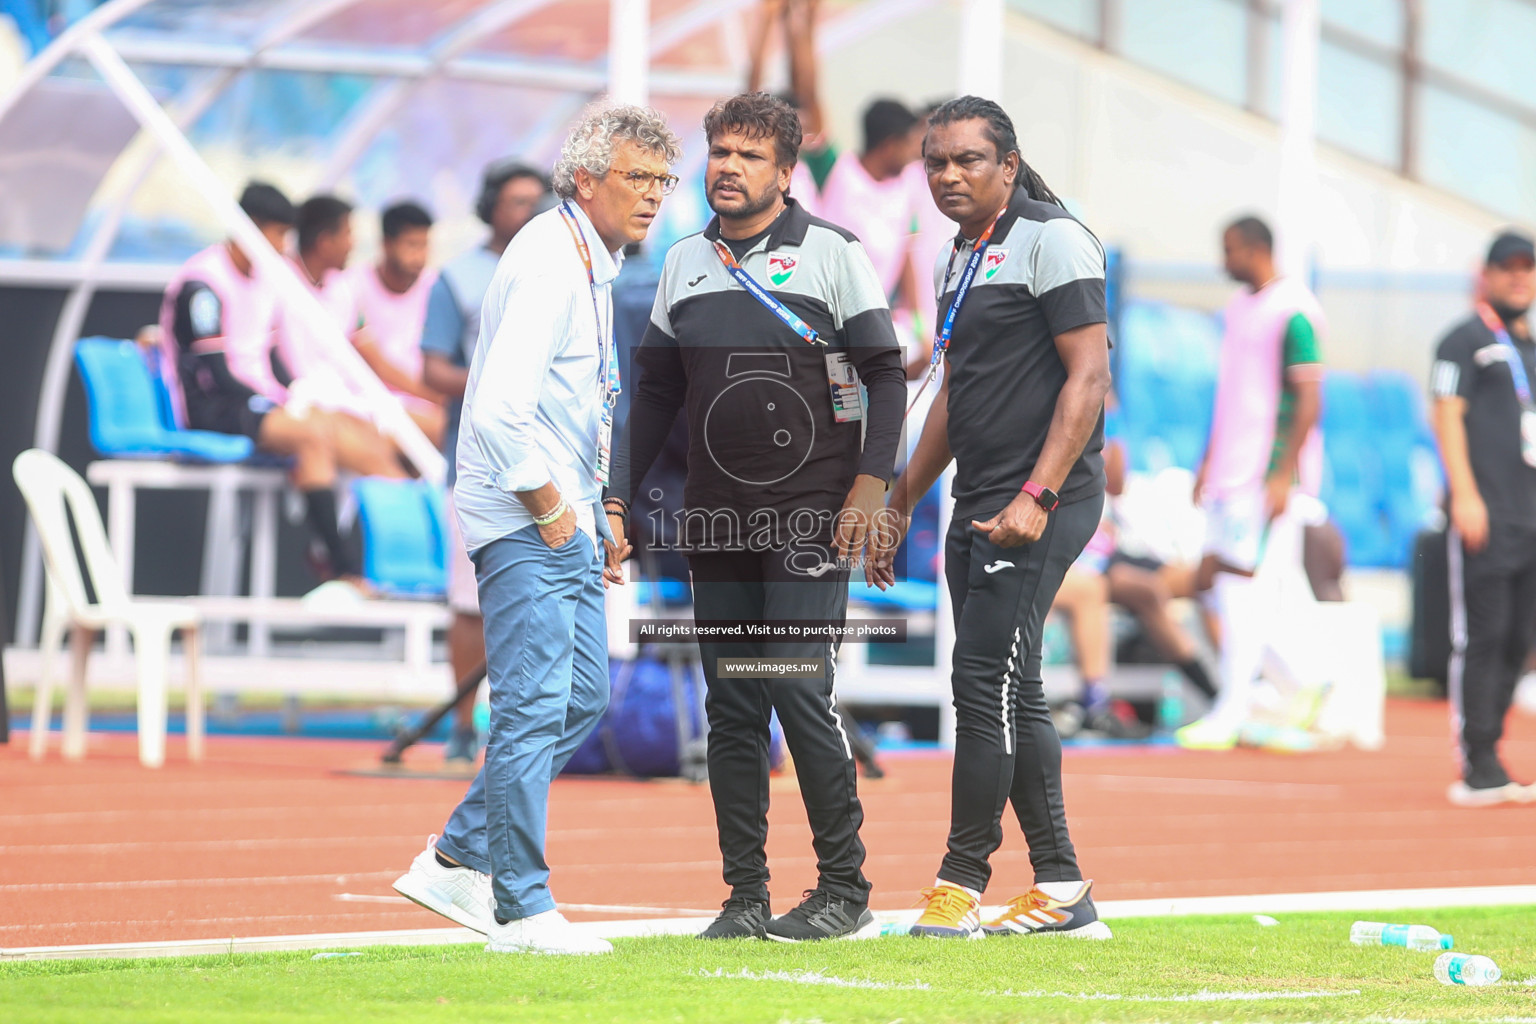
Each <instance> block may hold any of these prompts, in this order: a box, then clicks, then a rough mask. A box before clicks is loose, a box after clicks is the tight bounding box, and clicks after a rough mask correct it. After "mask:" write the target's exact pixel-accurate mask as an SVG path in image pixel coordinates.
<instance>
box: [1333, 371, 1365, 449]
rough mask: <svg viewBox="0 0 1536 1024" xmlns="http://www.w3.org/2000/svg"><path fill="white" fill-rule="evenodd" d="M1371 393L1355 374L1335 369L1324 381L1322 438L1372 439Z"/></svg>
mask: <svg viewBox="0 0 1536 1024" xmlns="http://www.w3.org/2000/svg"><path fill="white" fill-rule="evenodd" d="M1373 419H1374V417H1373V415H1372V411H1371V392H1370V389H1369V388H1367V387H1366V384H1365V381H1364V380H1363V379H1362V378H1360V377H1358V376H1356V375H1355V374H1352V373H1343V372H1341V371H1338V370H1334V371H1331V372H1329V373H1328V375H1327V376H1325V377H1324V378H1323V419H1322V422H1323V436H1324V437H1331V436H1333V435H1336V434H1337V435H1340V436H1343V437H1349V438H1359V439H1364V438H1366V437H1369V436H1373V435H1374V433H1375V428H1374V426H1373Z"/></svg>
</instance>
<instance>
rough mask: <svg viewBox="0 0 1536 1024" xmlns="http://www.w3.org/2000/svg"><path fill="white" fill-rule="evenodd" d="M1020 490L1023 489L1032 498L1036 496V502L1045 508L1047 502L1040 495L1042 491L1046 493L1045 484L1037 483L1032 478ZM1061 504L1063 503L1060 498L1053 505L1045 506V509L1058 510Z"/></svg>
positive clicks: (1048, 510)
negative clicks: (1057, 507)
mask: <svg viewBox="0 0 1536 1024" xmlns="http://www.w3.org/2000/svg"><path fill="white" fill-rule="evenodd" d="M1020 490H1022V491H1023V492H1024V493H1025V494H1027V495H1029V496H1030V497H1031V498H1034V499H1035V502H1036V504H1038V505H1039V506H1040V507H1041V508H1045V503H1044V502H1042V501H1041V500H1040V495H1041V494H1042V493H1044V491H1045V487H1044V485H1042V484H1037V483H1035V482H1034V481H1033V480H1031V481H1029V482H1028V483H1027V484H1025V485H1024V486H1023V487H1022V488H1020ZM1060 504H1061V500H1060V499H1059V498H1058V499H1057V500H1056V502H1055V503H1054V504H1053V505H1051V507H1050V508H1045V510H1046V511H1047V512H1054V511H1056V506H1057V505H1060Z"/></svg>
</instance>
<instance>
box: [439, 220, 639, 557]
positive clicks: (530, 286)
mask: <svg viewBox="0 0 1536 1024" xmlns="http://www.w3.org/2000/svg"><path fill="white" fill-rule="evenodd" d="M566 206H567V207H568V208H569V209H570V210H571V211H572V212H574V214H575V219H576V224H577V225H578V227H579V228H580V230H581V232H582V234H583V236H584V237H585V239H586V242H587V250H588V252H589V253H591V259H592V277H593V279H594V281H595V282H596V289H595V295H596V303H595V305H594V302H593V297H594V289H593V287H592V286H591V285H590V284H589V282H588V280H587V270H586V266H585V265H584V264H583V263H582V260H581V255H580V252H579V251H578V250H577V248H576V243H575V241H574V240H573V239H572V237H571V233H570V230H569V229H568V227H567V224H566V221H565V220H564V218H562V217H561V215H560V210H559V208H556V209H553V210H549V211H547V212H545V213H542V214H540V215H539V216H537V217H535V218H534V219H533V220H531V221H529V222H528V224H527V226H525V227H524V228H523V229H522V230H521V231H519V232H518V233H517V235H516V237H514V238H513V239H512V244H510V245H508V246H507V250H506V252H504V253H502V256H501V261H500V263H498V264H497V267H496V274H495V276H494V277H493V278H492V279H491V287H490V290H489V291H488V292H487V293H486V296H485V305H484V307H483V308H482V310H481V315H480V341H479V344H478V345H477V346H476V347H475V357H474V360H473V362H471V364H470V368H469V382H468V385H467V386H466V388H465V390H464V416H463V421H462V424H461V426H460V431H459V447H458V481H457V483H456V484H455V486H454V504H455V506H456V508H457V510H458V517H459V526H460V528H461V529H462V530H463V532H464V547H465V549H466V550H468V551H471V552H473V551H475V550H476V549H478V548H481V547H484V546H485V545H486V544H489V543H490V542H491V541H493V540H498V539H500V538H502V537H507V536H509V535H511V534H512V533H513V532H515V531H517V530H521V529H524V528H525V527H529V526H532V525H533V514H532V513H531V512H529V511H528V509H527V508H525V507H524V506H523V503H522V502H521V501H519V500H518V498H517V495H515V494H514V493H513V492H514V491H532V490H537V489H538V488H540V487H542V486H544V485H545V484H547V483H551V482H553V483H554V485H555V487H556V488H558V489H559V491H560V494H561V496H562V497H564V498H565V500H566V501H568V502H570V504H571V507H572V508H573V509H574V510H575V512H576V520H577V525H578V526H579V528H580V529H581V530H583V531H584V532H585V533H586V534H587V536H589V537H591V538H592V542H593V544H594V546H595V545H596V543H597V537H598V531H599V529H601V530H602V532H603V533H604V534H605V535H606V533H607V529H606V527H607V523H606V522H604V523H603V524H602V526H601V527H599V526H598V521H599V519H600V516H599V515H598V513H597V511H596V507H597V503H598V498H599V495H600V494H601V491H602V488H601V486H600V485H599V484H598V482H597V445H598V426H599V423H600V421H601V418H602V408H603V395H604V390H605V386H606V384H605V381H604V379H603V351H604V346H605V345H606V346H612V344H613V341H612V338H613V290H612V283H613V279H614V278H616V277H617V276H618V274H619V266H618V265H619V263H620V262H621V261H622V260H623V253H622V251H621V252H619V253H609V252H608V251H607V249H606V248H605V247H604V245H603V241H602V239H601V238H599V237H598V234H597V230H596V229H595V228H593V226H592V222H591V221H590V220H588V219H587V215H586V213H585V212H583V210H582V209H581V207H580V206H579V205H577V203H576V202H575V201H574V200H572V201H570V202H569V203H568V204H566ZM614 357H615V358H616V357H617V353H614Z"/></svg>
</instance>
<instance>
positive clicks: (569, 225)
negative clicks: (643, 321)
mask: <svg viewBox="0 0 1536 1024" xmlns="http://www.w3.org/2000/svg"><path fill="white" fill-rule="evenodd" d="M560 219H561V220H563V221H565V229H566V230H567V231H569V232H570V233H571V241H573V242H575V243H576V252H577V253H578V254H579V255H580V256H581V265H582V266H583V267H585V268H586V270H587V288H588V289H589V290H590V291H591V293H592V316H593V318H594V319H595V320H596V322H597V345H598V350H599V351H600V352H601V353H602V356H603V369H602V374H603V384H604V391H605V396H604V401H605V402H606V403H607V405H608V407H609V408H612V407H613V405H614V403H615V402H616V401H617V400H618V397H619V393H620V392H621V391H622V390H623V387H622V386H621V381H620V380H619V361H618V359H616V358H614V356H615V353H613V352H612V348H613V345H612V344H611V343H610V336H611V334H612V333H613V332H612V330H611V325H610V330H609V331H606V332H605V331H604V330H603V316H602V314H601V313H600V312H598V303H597V276H596V275H595V274H594V273H593V272H592V250H591V249H590V248H589V247H588V246H587V239H586V234H585V232H583V231H582V230H581V224H580V223H579V222H578V221H577V220H576V214H575V213H574V212H572V210H571V204H570V200H566V201H565V202H563V203H561V204H560Z"/></svg>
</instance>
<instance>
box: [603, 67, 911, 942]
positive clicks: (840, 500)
mask: <svg viewBox="0 0 1536 1024" xmlns="http://www.w3.org/2000/svg"><path fill="white" fill-rule="evenodd" d="M704 131H705V135H706V136H707V138H708V140H709V147H710V148H709V162H708V167H707V170H706V172H705V193H706V197H707V199H708V201H709V204H710V206H711V208H712V209H714V211H715V213H716V214H717V217H716V219H715V220H713V221H712V222H711V223H710V224H709V226H708V227H707V228H705V229H704V231H703V232H702V233H701V234H698V235H693V236H690V237H688V238H685V239H683V240H682V241H680V242H678V243H677V245H675V246H673V248H672V250H671V251H670V252H669V253H667V259H666V266H665V268H664V269H663V271H662V277H661V284H660V287H659V290H658V292H657V295H656V306H655V309H654V311H653V312H652V315H651V325H650V327H649V329H648V330H647V332H646V334H645V338H644V340H643V341H642V342H641V345H640V347H639V349H637V350H636V352H635V355H634V366H635V367H636V368H637V370H638V373H639V379H638V383H637V385H636V389H635V396H634V400H633V404H632V405H631V409H630V417H629V423H628V433H629V444H628V446H627V448H628V450H627V451H626V450H625V446H623V445H621V446H620V450H619V452H618V453H617V456H616V458H615V465H614V481H613V484H612V486H611V488H610V491H609V494H610V497H609V498H608V499H607V502H606V504H607V506H608V509H609V513H610V518H611V521H612V522H613V523H614V524H615V526H616V527H617V528H619V529H620V530H622V525H623V517H624V513H626V512H627V511H628V505H627V502H628V500H629V499H630V498H632V497H633V495H634V493H635V492H636V491H637V490H638V488H639V486H640V483H641V481H643V479H644V478H645V473H646V470H648V469H649V468H650V466H651V463H652V461H653V460H654V459H655V457H656V454H657V452H658V451H659V449H660V448H661V445H662V443H663V441H664V440H665V438H666V435H667V433H668V430H669V429H670V428H671V425H672V422H673V420H674V419H675V418H676V415H677V412H678V410H679V409H683V408H686V410H687V413H686V415H687V422H688V424H689V452H688V479H687V484H686V486H685V488H684V495H683V503H684V506H685V509H686V511H685V514H684V519H683V522H682V524H681V526H682V529H681V530H679V531H678V533H679V536H680V539H681V545H682V547H683V549H684V553H685V554H686V555H687V557H688V562H689V568H690V570H691V572H692V576H693V590H694V615H695V619H696V620H697V621H698V622H699V623H700V624H701V626H703V625H708V624H717V625H722V626H728V627H747V626H751V625H760V624H767V625H770V626H772V625H774V624H775V623H779V624H787V623H789V622H792V621H795V622H800V623H802V624H803V623H810V624H816V625H820V626H823V627H841V626H842V624H843V619H844V615H845V612H846V610H847V601H848V576H849V567H850V564H851V562H852V561H853V560H854V558H856V557H857V556H858V555H859V553H860V552H861V551H862V550H863V549H864V547H865V541H866V537H867V527H868V524H869V523H870V522H871V521H872V520H873V518H874V516H875V515H876V513H878V512H879V511H880V510H881V507H882V505H883V503H884V495H885V489H886V485H887V483H888V482H889V480H890V477H891V471H892V468H893V465H894V463H895V457H896V449H897V445H898V444H899V441H900V433H901V416H902V407H903V403H904V400H905V397H906V389H905V384H904V380H905V377H904V374H903V371H902V365H901V353H900V350H899V349H898V347H897V343H896V337H895V333H894V331H893V330H892V328H891V319H890V313H889V311H888V310H887V308H886V302H885V294H884V291H883V290H882V288H881V287H880V283H879V280H878V279H877V278H876V276H875V272H874V268H873V267H872V266H871V265H870V262H869V257H868V256H867V255H865V253H864V250H863V248H862V247H861V246H860V245H859V243H858V242H857V241H856V240H855V239H854V237H853V236H852V235H850V234H849V233H848V232H846V231H844V230H842V229H841V228H837V227H834V226H833V225H831V224H828V223H826V222H825V221H822V220H818V219H817V218H815V217H812V216H810V215H808V214H807V213H806V212H805V211H804V210H802V209H801V208H800V206H799V205H798V204H797V203H796V202H795V201H794V200H793V199H790V198H788V197H787V195H786V192H787V190H788V188H789V181H790V174H791V172H792V171H793V170H794V167H795V161H796V156H797V153H798V151H799V148H800V139H801V129H800V121H799V118H798V116H797V115H796V114H795V112H794V110H793V109H792V108H791V107H790V106H789V105H788V104H786V103H784V102H783V101H782V100H779V99H777V98H775V97H772V96H770V95H768V94H767V93H751V94H747V95H741V96H736V97H733V98H732V99H729V100H725V101H723V102H721V103H718V104H716V105H715V107H714V108H713V109H711V110H710V112H709V114H708V115H707V116H706V117H705V119H704ZM860 380H862V382H863V385H864V392H863V393H862V394H861V392H860V389H859V386H858V384H859V381H860ZM620 535H622V534H620ZM699 650H700V654H701V656H702V660H703V667H704V674H705V680H706V682H707V684H708V688H709V696H708V701H707V710H708V716H709V781H710V789H711V791H712V795H713V797H714V802H715V820H716V824H717V826H718V828H719V834H720V852H721V854H722V856H723V858H724V875H725V881H726V882H727V884H729V885H730V887H731V896H730V898H729V899H728V900H726V902H725V906H724V911H723V912H722V913H721V915H720V917H719V919H717V920H716V921H715V922H714V923H713V924H711V925H710V927H709V928H708V929H707V930H706V931H705V932H704V936H703V937H705V938H741V937H750V936H759V937H768V938H773V939H778V940H780V941H786V942H794V941H802V940H807V939H823V938H836V937H841V936H848V935H853V934H867V933H869V932H870V931H871V930H872V929H874V928H875V927H876V925H875V921H874V918H873V916H872V915H871V914H870V912H869V908H868V902H869V895H868V894H869V883H868V881H866V880H865V878H864V875H863V872H862V870H861V866H862V864H863V862H864V846H863V843H862V842H861V841H860V839H859V826H860V824H861V823H862V822H863V817H864V815H863V810H862V808H861V807H860V804H859V798H858V793H857V789H856V784H855V780H854V759H853V754H852V751H851V748H850V746H849V742H848V735H847V730H848V729H851V728H853V727H854V726H853V723H851V722H850V723H844V722H843V720H842V719H841V717H840V716H839V715H838V712H837V709H836V705H835V698H834V696H833V688H832V684H833V670H834V669H833V658H834V655H835V652H836V643H835V642H834V641H829V640H828V639H827V638H826V636H825V635H823V636H821V637H818V638H815V639H811V640H809V641H799V642H796V641H794V640H789V639H770V640H761V639H759V640H750V641H734V640H733V641H730V642H721V641H719V640H715V639H703V638H701V640H700V643H699ZM722 658H769V659H771V658H801V659H808V660H809V661H810V662H812V663H813V664H814V665H815V666H816V667H815V669H814V673H813V675H811V676H810V677H803V678H769V677H760V678H744V677H740V676H732V675H728V674H722V666H721V663H720V662H721V659H722ZM725 671H727V672H728V671H729V670H728V669H726V670H725ZM775 709H776V710H777V711H778V715H779V721H780V723H781V724H782V725H783V728H784V737H785V740H786V742H787V743H788V746H789V751H790V755H791V756H792V757H793V758H794V761H795V768H796V774H797V775H798V777H799V780H800V792H801V795H802V796H803V798H804V800H805V806H806V814H807V816H808V818H809V819H810V825H811V834H812V841H813V845H814V846H815V849H816V857H817V868H818V870H819V873H820V878H819V881H818V883H817V887H816V889H814V890H813V891H812V892H811V893H809V894H808V895H807V898H806V900H805V901H804V902H803V903H801V904H800V905H799V906H798V907H796V908H795V909H794V910H792V911H790V912H789V913H787V914H785V915H784V916H782V917H779V918H774V919H772V920H770V910H769V894H768V862H767V854H766V852H765V844H766V842H767V837H768V768H769V766H768V720H769V714H770V712H771V711H773V710H775Z"/></svg>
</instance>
